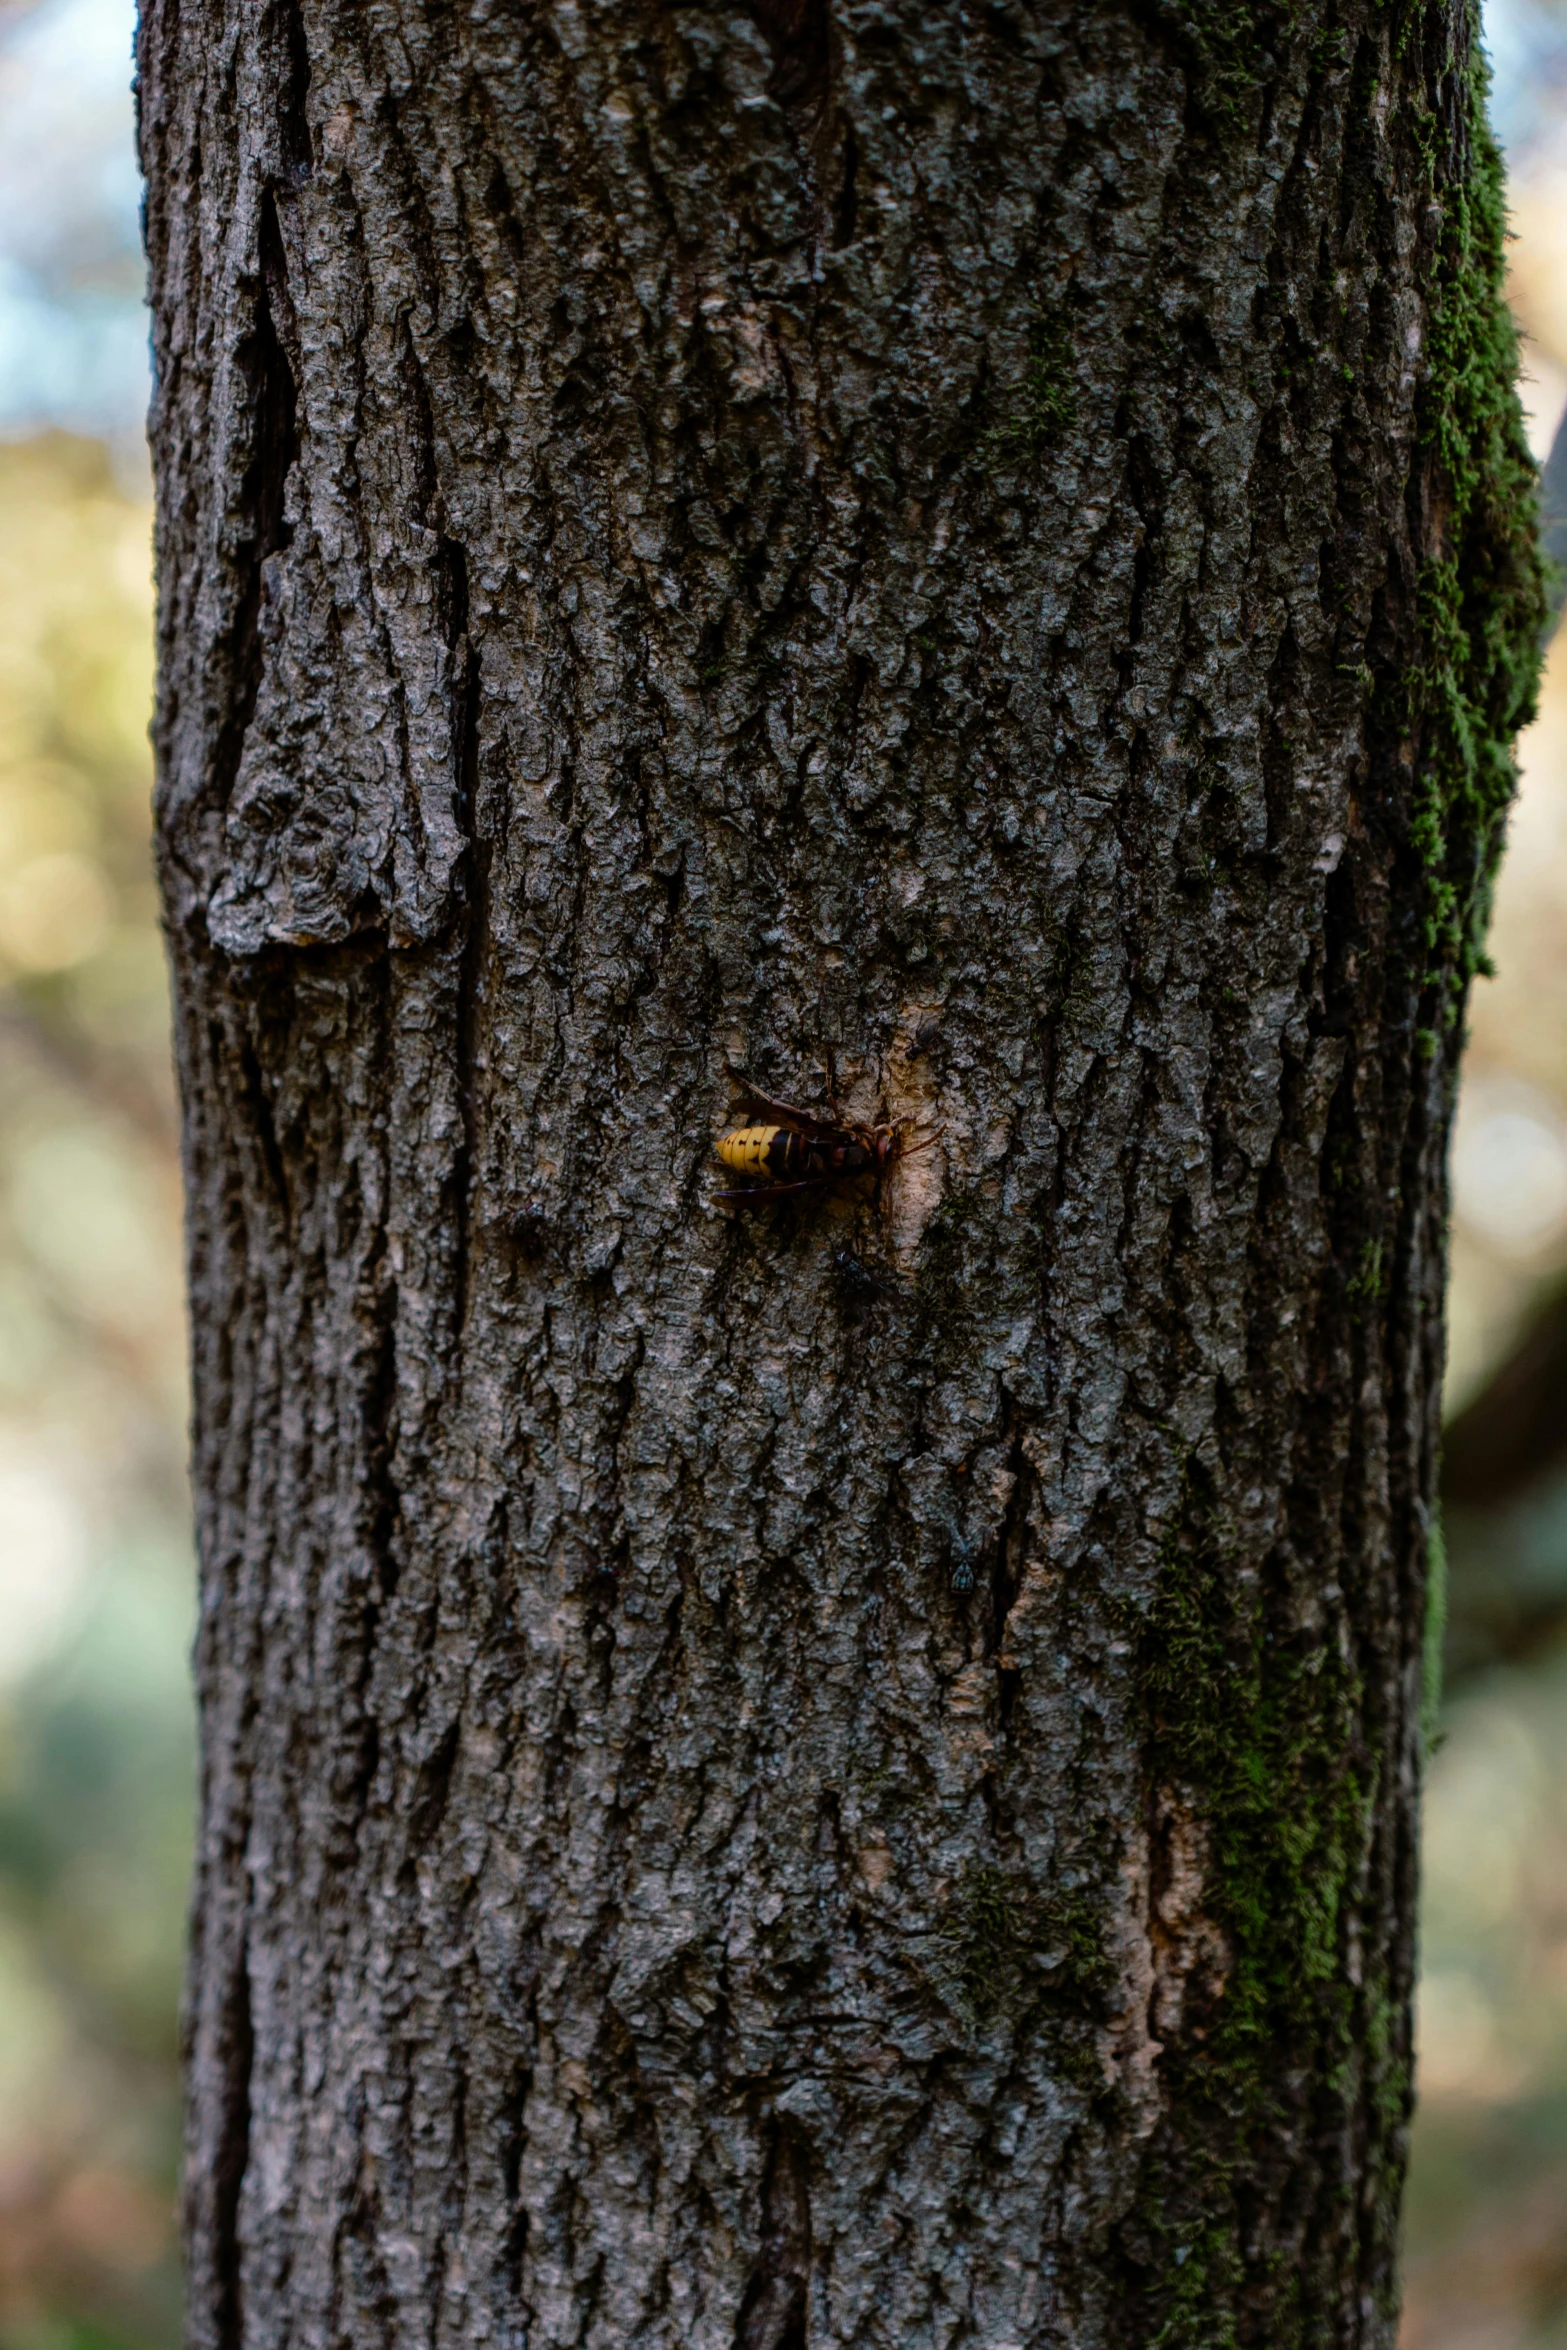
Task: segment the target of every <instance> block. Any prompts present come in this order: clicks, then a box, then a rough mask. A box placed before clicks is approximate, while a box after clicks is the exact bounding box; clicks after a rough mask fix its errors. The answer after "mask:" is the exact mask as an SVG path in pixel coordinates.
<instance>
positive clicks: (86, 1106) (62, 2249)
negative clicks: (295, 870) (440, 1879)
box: [0, 437, 192, 2350]
mask: <svg viewBox="0 0 1567 2350" xmlns="http://www.w3.org/2000/svg"><path fill="white" fill-rule="evenodd" d="M149 570H150V564H149V510H148V502H147V498H146V495H145V493H144V491H143V490H142V489H141V488H140V487H139V486H138V485H127V484H126V483H124V482H121V481H119V480H117V479H116V478H115V475H114V473H113V471H112V469H111V465H110V461H109V458H108V457H107V455H106V454H105V452H104V451H103V450H101V449H100V448H99V447H98V446H97V445H96V444H93V443H89V442H81V441H72V440H68V439H66V438H63V437H51V438H49V439H45V440H40V441H33V442H28V443H21V444H14V445H11V446H8V447H0V2350H87V2346H88V2345H89V2344H92V2345H97V2346H99V2350H114V2346H117V2345H124V2346H126V2350H130V2346H132V2345H147V2346H148V2350H152V2346H154V2345H164V2344H170V2345H172V2343H173V2342H174V2341H175V2340H176V2339H177V2336H178V2324H179V2310H178V2302H179V2296H178V2282H177V2272H176V2266H175V2259H174V2231H173V2225H172V2211H173V2199H174V2193H175V2184H176V2178H175V2165H176V2156H177V2131H178V2094H177V2078H176V2067H177V2023H176V2016H177V2001H178V1983H179V1966H180V1944H181V1937H182V1931H183V1924H184V1904H185V1880H186V1873H187V1868H188V1860H189V1843H190V1819H191V1807H192V1722H191V1706H190V1698H189V1690H188V1675H187V1667H186V1653H187V1648H188V1642H189V1629H190V1616H191V1568H190V1556H189V1541H188V1535H187V1531H186V1528H187V1518H188V1508H187V1500H186V1490H185V1478H184V1466H183V1458H184V1436H183V1420H184V1401H183V1382H184V1335H183V1323H182V1313H181V1306H180V1295H179V1273H180V1267H179V1199H178V1182H177V1173H176V1168H175V1159H174V1118H173V1105H172V1100H171V1092H170V1084H169V1076H168V1046H167V1006H166V998H165V989H164V977H163V960H162V953H161V947H160V942H159V937H158V928H157V910H156V899H155V894H154V889H153V884H152V877H151V871H150V860H149V856H148V838H149V787H150V759H149V754H148V748H147V739H146V726H147V712H148V707H149V699H150V666H151V589H150V579H149Z"/></svg>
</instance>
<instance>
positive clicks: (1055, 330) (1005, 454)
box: [980, 316, 1077, 465]
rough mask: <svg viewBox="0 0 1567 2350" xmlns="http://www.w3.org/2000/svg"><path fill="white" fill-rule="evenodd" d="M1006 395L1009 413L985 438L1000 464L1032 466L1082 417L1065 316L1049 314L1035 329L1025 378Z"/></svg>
mask: <svg viewBox="0 0 1567 2350" xmlns="http://www.w3.org/2000/svg"><path fill="white" fill-rule="evenodd" d="M1004 397H1005V400H1006V413H1005V415H1003V416H1001V417H1000V418H999V419H998V421H997V422H996V423H994V424H992V425H991V427H990V429H989V431H988V432H986V433H985V434H984V435H983V437H982V439H981V442H980V447H981V449H982V450H983V452H984V453H985V455H986V456H987V457H989V458H991V459H992V460H993V461H994V462H996V463H998V464H999V463H1008V464H1014V465H1015V464H1020V463H1021V464H1025V465H1026V464H1031V463H1032V462H1033V461H1034V460H1035V459H1036V458H1038V457H1040V456H1042V455H1043V454H1044V452H1045V451H1046V450H1047V449H1048V448H1050V447H1051V446H1052V445H1053V444H1054V443H1055V442H1056V441H1058V440H1059V439H1060V438H1061V435H1062V434H1063V433H1064V432H1065V431H1066V430H1067V429H1068V427H1069V426H1071V425H1072V424H1074V423H1075V422H1076V421H1077V378H1076V374H1075V372H1074V364H1073V353H1072V337H1071V334H1070V331H1069V330H1068V327H1067V324H1066V321H1065V320H1064V319H1063V318H1060V317H1057V316H1051V317H1048V318H1044V319H1042V320H1041V321H1040V323H1039V324H1038V325H1037V326H1036V327H1035V329H1034V331H1033V333H1032V334H1031V336H1030V337H1029V345H1028V366H1027V368H1026V370H1025V372H1024V375H1023V380H1022V382H1021V383H1020V384H1019V385H1017V386H1016V387H1015V388H1014V389H1013V390H1012V391H1011V392H1010V393H1009V394H1006V395H1005V396H1004Z"/></svg>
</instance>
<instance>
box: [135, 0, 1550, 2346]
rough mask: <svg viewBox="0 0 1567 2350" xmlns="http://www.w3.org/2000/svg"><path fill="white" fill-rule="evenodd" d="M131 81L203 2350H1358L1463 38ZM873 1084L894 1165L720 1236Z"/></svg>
mask: <svg viewBox="0 0 1567 2350" xmlns="http://www.w3.org/2000/svg"><path fill="white" fill-rule="evenodd" d="M140 42H141V57H140V66H141V110H142V140H143V152H144V159H145V163H146V168H147V175H148V182H149V193H148V212H147V218H148V237H149V245H150V251H151V258H152V270H153V284H154V296H155V305H156V352H157V368H158V391H157V397H156V404H155V412H154V424H153V437H154V444H155V449H156V454H157V464H158V478H159V485H160V523H159V551H160V553H159V560H160V576H161V583H162V637H161V645H162V691H161V701H160V708H159V716H158V720H157V741H158V748H159V753H160V760H161V785H160V819H159V821H160V842H161V856H162V872H163V881H164V888H165V893H166V905H167V915H168V927H169V936H170V941H171V950H172V955H173V962H174V970H175V979H176V996H177V1029H178V1055H179V1065H180V1072H181V1078H182V1083H183V1093H184V1110H185V1136H186V1145H185V1147H186V1165H187V1172H188V1181H189V1193H190V1268H191V1291H192V1300H193V1315H194V1326H195V1336H194V1377H195V1435H194V1448H195V1470H194V1475H195V1487H196V1499H197V1513H198V1521H199V1530H200V1548H201V1576H202V1584H201V1588H202V1604H201V1618H200V1623H201V1629H200V1636H199V1675H200V1685H201V1698H202V1710H203V1737H204V1755H205V1764H204V1784H203V1799H202V1801H203V1808H202V1821H201V1831H200V1849H199V1869H198V1880H197V1890H196V1905H195V1943H194V1956H193V1960H192V1973H191V1982H190V1996H189V2010H188V2035H189V2081H190V2124H189V2174H188V2204H189V2214H188V2220H189V2242H190V2257H191V2291H192V2321H191V2322H192V2338H193V2341H194V2342H195V2343H196V2344H197V2345H200V2346H202V2350H208V2346H210V2350H237V2346H238V2345H239V2344H241V2343H244V2344H246V2345H256V2346H260V2345H267V2346H271V2345H277V2346H279V2350H281V2346H282V2345H284V2344H288V2345H290V2346H292V2350H298V2346H302V2345H307V2344H308V2345H318V2344H319V2345H322V2346H323V2350H326V2346H328V2345H330V2346H332V2350H336V2346H338V2345H355V2346H358V2345H363V2346H364V2350H371V2346H372V2345H374V2346H376V2350H380V2346H381V2345H386V2344H392V2343H396V2344H408V2345H414V2344H419V2345H426V2344H436V2343H449V2344H452V2345H458V2344H461V2345H463V2346H464V2350H467V2346H469V2345H475V2344H484V2343H491V2342H495V2343H506V2344H511V2345H516V2346H517V2350H523V2346H526V2350H546V2346H553V2345H567V2344H570V2345H581V2346H583V2350H621V2346H625V2345H633V2344H634V2345H637V2346H639V2350H643V2346H645V2350H652V2346H654V2345H658V2346H660V2350H662V2346H665V2345H667V2346H669V2350H675V2346H677V2345H678V2346H680V2350H688V2346H700V2350H802V2346H803V2345H806V2344H810V2345H813V2346H817V2345H829V2344H830V2345H834V2346H835V2350H849V2346H850V2345H856V2346H858V2345H865V2346H869V2345H883V2346H886V2350H913V2346H915V2345H925V2344H929V2345H938V2344H939V2345H947V2344H959V2343H969V2344H978V2345H985V2346H988V2350H1003V2346H1006V2350H1023V2346H1025V2345H1027V2346H1031V2350H1032V2346H1040V2345H1060V2346H1063V2350H1064V2346H1066V2345H1072V2346H1073V2350H1100V2346H1103V2350H1127V2346H1138V2345H1153V2344H1159V2345H1161V2346H1163V2350H1175V2346H1179V2345H1193V2346H1196V2345H1204V2346H1211V2345H1221V2344H1241V2343H1247V2344H1251V2343H1255V2344H1259V2345H1261V2344H1266V2345H1268V2346H1269V2350H1282V2346H1284V2345H1292V2344H1332V2345H1338V2344H1351V2343H1353V2344H1384V2343H1387V2342H1389V2341H1390V2340H1391V2339H1392V2335H1393V2330H1394V2323H1395V2306H1396V2289H1395V2280H1394V2239H1395V2231H1396V2222H1397V2204H1398V2192H1399V2179H1400V2171H1401V2165H1402V2161H1403V2151H1404V2137H1405V2129H1406V2123H1407V2118H1408V2113H1409V2104H1410V2094H1411V2089H1410V2030H1409V1997H1410V1983H1411V1969H1412V1956H1411V1944H1412V1929H1413V1913H1414V1891H1415V1827H1416V1793H1417V1781H1418V1774H1419V1754H1420V1726H1419V1725H1420V1709H1421V1697H1422V1624H1423V1617H1424V1585H1425V1576H1426V1560H1427V1553H1428V1542H1429V1537H1430V1531H1431V1514H1430V1513H1431V1496H1432V1491H1433V1473H1434V1463H1435V1452H1436V1426H1437V1423H1436V1406H1437V1392H1438V1382H1439V1375H1440V1367H1441V1284H1442V1252H1443V1223H1444V1198H1443V1175H1442V1159H1443V1146H1444V1139H1445V1132H1446V1125H1447V1117H1448V1110H1449V1106H1450V1101H1451V1093H1452V1082H1453V1071H1454V1065H1455V1060H1456V1051H1457V1039H1458V1033H1459V1022H1460V1019H1461V1012H1462V997H1463V988H1464V985H1465V983H1466V981H1467V979H1468V977H1469V975H1470V972H1471V970H1472V968H1473V966H1474V963H1475V959H1476V952H1477V942H1478V938H1479V936H1480V931H1481V928H1482V926H1483V917H1484V899H1485V891H1486V885H1487V880H1488V875H1489V871H1490V867H1491V864H1492V862H1493V859H1494V854H1495V849H1496V845H1497V841H1498V837H1499V828H1500V824H1501V821H1502V813H1503V809H1504V807H1505V802H1506V798H1507V794H1508V790H1509V788H1510V781H1511V764H1510V749H1509V746H1510V740H1511V736H1512V733H1513V730H1514V729H1515V727H1516V726H1517V724H1518V723H1519V720H1520V718H1521V717H1522V716H1523V715H1525V712H1526V707H1527V703H1528V700H1529V695H1530V692H1531V689H1532V664H1533V657H1534V656H1533V649H1532V648H1533V645H1534V641H1535V637H1536V635H1537V632H1538V629H1539V626H1540V619H1541V609H1542V607H1541V602H1540V592H1539V585H1538V579H1537V574H1536V567H1535V562H1534V555H1533V541H1532V527H1533V525H1532V497H1533V475H1532V471H1531V468H1530V466H1529V461H1528V458H1527V454H1526V452H1525V450H1524V447H1523V443H1522V440H1521V437H1520V432H1519V427H1518V422H1517V415H1516V410H1515V406H1514V402H1513V394H1512V385H1511V378H1512V367H1513V349H1512V339H1511V330H1510V328H1509V326H1508V324H1507V321H1506V316H1505V312H1504V311H1503V309H1502V308H1501V305H1500V300H1499V296H1498V291H1497V288H1498V283H1499V271H1500V254H1501V240H1502V233H1503V232H1502V213H1501V198H1500V190H1499V179H1498V170H1497V164H1496V159H1495V154H1494V150H1493V149H1492V147H1491V145H1490V143H1489V140H1488V137H1487V134H1486V132H1485V129H1484V122H1483V112H1482V101H1481V95H1480V91H1479V87H1478V83H1479V70H1478V67H1477V64H1476V58H1475V47H1474V33H1473V28H1472V24H1471V21H1470V18H1469V16H1468V14H1467V12H1466V9H1465V7H1464V6H1462V5H1458V4H1455V0H1430V4H1429V5H1426V6H1424V7H1421V6H1418V5H1406V6H1403V7H1399V8H1387V9H1380V10H1371V9H1369V8H1367V7H1366V6H1364V5H1361V4H1357V0H1351V4H1350V5H1349V7H1348V8H1347V9H1346V10H1345V11H1344V12H1343V13H1337V12H1336V11H1335V10H1334V8H1333V7H1332V5H1331V0H1301V4H1300V5H1299V6H1297V7H1296V8H1294V9H1293V10H1286V9H1284V8H1283V7H1282V6H1281V7H1277V8H1273V7H1269V6H1262V7H1260V8H1257V9H1251V8H1241V7H1228V6H1221V5H1219V0H1136V4H1135V5H1134V4H1133V0H1059V5H1058V6H1057V7H1056V8H1054V9H1053V10H1047V9H1043V8H1039V9H1036V8H1033V7H1031V6H1029V5H1027V4H1026V0H985V4H983V5H980V4H978V0H975V4H965V5H964V6H961V7H960V6H958V5H956V4H955V0H937V4H935V5H931V4H930V0H752V5H751V13H750V14H749V15H747V14H746V13H744V12H743V10H742V9H741V8H740V7H738V6H736V7H735V8H734V9H732V10H729V11H724V10H705V9H699V8H695V7H674V6H670V7H663V8H661V7H658V6H656V5H654V4H653V0H528V4H527V5H524V4H523V0H460V4H458V5H444V4H439V0H377V4H376V5H374V6H353V5H350V4H349V0H149V5H148V6H147V7H146V9H145V12H144V17H143V23H142V30H141V36H140ZM829 1057H833V1058H834V1059H835V1061H836V1068H837V1074H838V1078H839V1082H840V1084H841V1086H842V1088H843V1090H844V1098H845V1100H846V1102H847V1104H848V1106H849V1109H850V1110H851V1111H853V1112H854V1113H856V1114H858V1115H860V1116H862V1117H866V1118H871V1117H875V1116H878V1115H879V1116H881V1117H883V1118H885V1119H886V1120H888V1121H895V1120H900V1119H901V1120H907V1121H910V1122H911V1124H910V1125H909V1126H908V1127H907V1128H905V1130H904V1136H905V1140H906V1141H907V1142H910V1143H912V1142H914V1141H917V1140H919V1139H921V1138H922V1137H928V1136H930V1135H932V1134H933V1133H935V1132H936V1131H937V1130H938V1129H939V1139H938V1140H936V1141H934V1142H933V1143H932V1144H931V1146H930V1147H928V1148H926V1149H924V1150H922V1151H912V1152H909V1153H908V1154H906V1155H905V1156H903V1157H902V1158H901V1160H900V1161H899V1162H898V1163H897V1164H896V1165H895V1166H894V1167H893V1169H892V1171H891V1173H890V1176H889V1178H888V1180H887V1182H886V1184H885V1186H884V1187H883V1191H882V1193H881V1195H880V1197H877V1196H874V1195H872V1194H871V1192H870V1189H869V1187H868V1186H867V1185H866V1184H864V1183H860V1184H858V1185H854V1184H850V1185H845V1186H840V1187H838V1188H837V1189H835V1190H832V1191H830V1192H829V1193H828V1194H827V1195H826V1196H817V1195H812V1194H807V1195H806V1196H805V1198H804V1200H803V1202H797V1201H796V1200H794V1199H793V1198H787V1199H785V1200H783V1201H781V1202H779V1203H777V1204H775V1205H772V1206H767V1207H763V1208H760V1209H755V1210H747V1209H744V1208H737V1207H735V1206H732V1205H728V1204H725V1203H724V1202H722V1201H720V1200H719V1199H717V1197H716V1196H715V1193H716V1190H717V1189H721V1188H722V1187H723V1184H722V1176H721V1171H718V1170H716V1169H715V1167H714V1164H713V1160H712V1148H713V1142H714V1138H715V1136H716V1135H717V1133H718V1132H719V1131H720V1130H721V1128H722V1126H723V1125H724V1123H725V1121H726V1113H727V1109H728V1100H729V1095H728V1086H727V1080H726V1063H730V1064H734V1065H737V1066H742V1067H743V1068H745V1069H746V1070H747V1071H748V1072H749V1073H750V1074H751V1075H752V1077H753V1078H755V1079H756V1080H757V1081H758V1082H759V1083H761V1084H762V1085H765V1086H766V1087H767V1088H768V1090H769V1091H771V1092H774V1093H779V1094H784V1095H787V1096H790V1097H792V1098H797V1099H798V1098H804V1099H806V1100H807V1101H819V1100H820V1099H821V1097H822V1092H823V1084H824V1080H823V1077H822V1068H823V1063H824V1061H826V1060H827V1059H828V1058H829Z"/></svg>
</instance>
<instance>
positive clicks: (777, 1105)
mask: <svg viewBox="0 0 1567 2350" xmlns="http://www.w3.org/2000/svg"><path fill="white" fill-rule="evenodd" d="M729 1082H730V1084H731V1085H732V1086H733V1087H734V1089H735V1091H736V1092H737V1093H739V1094H742V1095H744V1097H745V1099H746V1100H747V1101H748V1102H750V1103H751V1104H752V1105H753V1106H754V1107H755V1108H757V1109H759V1110H765V1111H766V1112H767V1113H768V1115H769V1116H770V1117H773V1118H779V1119H783V1120H786V1121H787V1123H788V1124H789V1125H791V1126H794V1127H797V1128H798V1129H799V1131H800V1132H801V1133H802V1134H805V1135H809V1136H810V1138H811V1139H812V1141H813V1142H828V1141H834V1140H837V1139H839V1138H840V1137H843V1135H844V1129H843V1128H842V1126H835V1125H834V1124H833V1122H832V1120H831V1119H830V1118H818V1117H817V1116H816V1115H815V1114H814V1112H812V1111H810V1110H802V1109H799V1108H797V1107H796V1105H795V1104H794V1103H793V1102H780V1101H775V1100H774V1099H773V1096H772V1095H771V1094H770V1093H763V1092H762V1090H761V1088H760V1086H756V1085H753V1084H752V1083H751V1080H750V1078H749V1077H742V1076H741V1074H740V1072H739V1070H738V1069H731V1070H730V1072H729Z"/></svg>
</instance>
